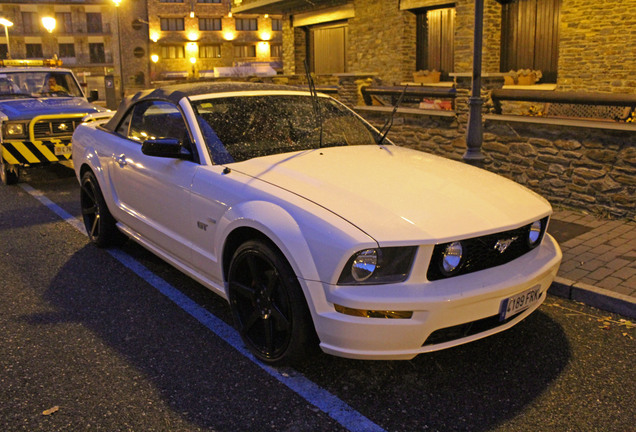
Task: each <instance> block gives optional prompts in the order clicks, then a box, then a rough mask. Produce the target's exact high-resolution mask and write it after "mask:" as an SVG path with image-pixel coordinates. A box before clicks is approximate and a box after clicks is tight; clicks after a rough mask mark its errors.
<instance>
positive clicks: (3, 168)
mask: <svg viewBox="0 0 636 432" xmlns="http://www.w3.org/2000/svg"><path fill="white" fill-rule="evenodd" d="M0 153H1V149H0ZM19 179H20V171H19V168H18V167H17V166H13V165H10V164H8V163H7V162H6V161H5V160H4V159H3V158H2V155H1V154H0V181H2V184H3V185H12V184H16V183H17V182H18V180H19Z"/></svg>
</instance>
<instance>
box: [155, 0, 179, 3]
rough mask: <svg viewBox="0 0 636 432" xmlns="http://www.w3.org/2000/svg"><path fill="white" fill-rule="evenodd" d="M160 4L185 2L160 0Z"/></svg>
mask: <svg viewBox="0 0 636 432" xmlns="http://www.w3.org/2000/svg"><path fill="white" fill-rule="evenodd" d="M159 3H183V0H159Z"/></svg>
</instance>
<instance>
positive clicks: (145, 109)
mask: <svg viewBox="0 0 636 432" xmlns="http://www.w3.org/2000/svg"><path fill="white" fill-rule="evenodd" d="M128 138H130V139H134V140H136V141H145V140H147V139H158V138H175V139H178V140H180V141H181V142H182V143H184V144H188V143H189V142H190V141H189V135H188V128H187V127H186V125H185V120H184V119H183V117H182V116H181V112H180V111H179V109H178V108H177V107H176V106H175V105H173V104H171V103H169V102H165V101H146V102H141V103H138V104H137V105H135V108H134V109H133V112H132V118H131V121H130V129H129V131H128Z"/></svg>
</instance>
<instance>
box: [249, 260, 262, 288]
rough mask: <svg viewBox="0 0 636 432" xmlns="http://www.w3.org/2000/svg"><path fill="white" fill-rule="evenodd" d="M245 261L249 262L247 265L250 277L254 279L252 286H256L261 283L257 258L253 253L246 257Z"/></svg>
mask: <svg viewBox="0 0 636 432" xmlns="http://www.w3.org/2000/svg"><path fill="white" fill-rule="evenodd" d="M245 261H246V262H247V267H248V268H249V272H250V278H251V280H252V286H256V285H257V284H258V283H260V276H261V275H260V273H259V271H258V265H257V264H256V259H255V257H253V256H252V255H248V256H247V257H245Z"/></svg>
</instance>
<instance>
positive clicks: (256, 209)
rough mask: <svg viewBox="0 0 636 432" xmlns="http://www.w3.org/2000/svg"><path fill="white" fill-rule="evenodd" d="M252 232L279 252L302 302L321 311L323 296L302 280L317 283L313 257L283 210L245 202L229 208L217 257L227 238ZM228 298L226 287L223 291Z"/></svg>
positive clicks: (264, 203) (289, 215)
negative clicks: (296, 281)
mask: <svg viewBox="0 0 636 432" xmlns="http://www.w3.org/2000/svg"><path fill="white" fill-rule="evenodd" d="M245 227H247V228H252V229H254V230H257V231H259V232H260V233H262V234H263V235H265V236H266V237H267V238H268V239H269V240H270V241H271V242H272V243H274V245H276V247H277V248H278V249H279V250H280V251H281V252H282V254H283V255H284V257H285V259H287V262H288V263H289V264H290V266H291V267H292V269H293V271H294V273H295V274H296V276H297V277H298V279H299V281H300V282H301V284H300V285H301V287H302V288H303V291H304V293H305V298H306V299H307V302H308V304H309V306H310V309H311V310H316V309H318V310H320V309H322V307H318V305H324V304H325V302H326V297H325V293H324V291H322V290H321V291H322V292H308V288H307V284H305V283H303V281H304V280H314V281H318V280H320V277H319V274H318V269H317V268H316V266H315V264H314V260H313V258H312V253H311V250H310V248H309V245H308V244H307V240H306V239H305V237H304V235H303V232H302V229H301V227H300V226H299V224H298V223H297V221H296V220H295V219H294V218H293V217H292V215H291V214H290V213H289V212H287V211H286V210H285V209H284V208H282V207H280V206H278V205H276V204H274V203H271V202H266V201H248V202H244V203H240V204H239V205H237V206H234V207H231V208H230V209H229V210H228V211H227V212H226V214H225V215H224V216H223V218H222V219H221V220H220V221H219V227H218V229H219V233H220V237H219V238H222V239H223V242H222V245H221V248H220V250H219V251H218V252H219V254H220V255H219V256H223V253H222V251H223V250H224V249H225V247H226V240H227V238H228V237H229V236H230V234H231V233H232V232H233V231H234V230H236V229H239V228H245ZM225 289H226V294H227V286H226V287H225Z"/></svg>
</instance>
